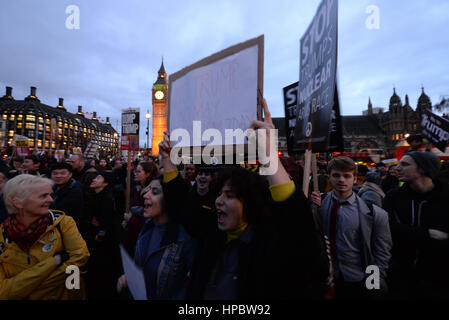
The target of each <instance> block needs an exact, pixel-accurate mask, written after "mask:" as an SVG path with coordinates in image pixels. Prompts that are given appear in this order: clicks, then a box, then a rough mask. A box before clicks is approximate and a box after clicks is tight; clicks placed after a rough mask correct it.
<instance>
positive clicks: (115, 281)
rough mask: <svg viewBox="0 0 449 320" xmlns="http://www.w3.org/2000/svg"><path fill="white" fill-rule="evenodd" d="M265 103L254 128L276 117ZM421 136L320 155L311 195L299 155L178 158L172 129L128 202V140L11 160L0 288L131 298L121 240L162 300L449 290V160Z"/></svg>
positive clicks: (8, 293)
mask: <svg viewBox="0 0 449 320" xmlns="http://www.w3.org/2000/svg"><path fill="white" fill-rule="evenodd" d="M264 108H265V120H264V121H254V122H253V123H252V128H253V129H259V130H265V129H271V128H274V127H273V124H272V121H271V117H270V114H269V111H268V108H267V106H266V102H265V101H264ZM266 141H269V139H266ZM413 147H414V149H412V150H410V151H409V152H407V153H406V154H405V155H404V156H403V157H402V159H401V160H400V162H399V163H398V164H396V165H392V166H389V167H388V168H387V166H386V165H385V164H384V163H382V162H379V163H378V164H377V165H376V166H375V168H367V167H365V166H361V165H357V164H356V163H354V161H353V160H352V159H350V158H347V157H337V158H334V159H332V160H330V161H329V162H328V163H323V162H319V163H318V186H317V188H318V189H319V190H320V191H313V192H310V193H309V194H307V195H306V194H304V193H303V192H302V180H303V169H302V167H301V166H300V165H298V164H296V163H295V161H293V159H292V158H285V157H279V158H276V159H275V160H273V161H277V162H278V170H277V171H276V172H275V173H274V174H272V175H267V176H263V175H259V174H258V173H257V172H251V171H249V170H246V169H244V168H242V167H241V166H239V165H235V166H229V165H228V166H224V165H223V166H222V165H216V166H212V165H205V164H202V165H193V164H186V165H183V166H182V165H175V164H173V163H172V161H171V159H170V156H169V155H170V151H171V144H170V136H169V134H168V133H167V132H166V133H165V135H164V140H163V141H162V142H161V143H160V145H159V148H160V154H159V157H153V156H148V155H144V156H142V157H141V158H138V159H135V161H133V162H132V167H131V171H132V174H131V178H132V179H131V181H130V184H131V195H130V204H129V210H126V201H125V194H126V192H125V190H126V175H127V163H126V162H125V161H124V159H123V158H122V157H121V156H120V154H118V155H115V156H114V157H111V158H101V159H98V160H97V159H85V158H84V157H83V156H82V155H80V154H73V155H71V156H70V157H68V158H67V159H64V160H62V161H58V160H56V159H52V158H45V157H41V158H40V157H38V156H36V155H30V156H27V157H25V158H19V157H13V158H11V159H9V161H0V193H1V194H2V197H0V219H1V220H0V223H1V232H0V299H88V300H95V299H132V294H131V292H130V290H129V288H128V283H127V278H126V275H125V273H124V270H123V266H122V263H121V255H120V245H123V247H124V249H125V251H126V252H127V253H128V254H129V256H130V257H131V259H133V260H134V262H135V264H136V265H137V266H138V267H139V268H141V270H142V271H143V275H144V281H145V288H146V295H147V298H148V299H150V300H172V299H176V300H182V299H197V300H203V299H204V300H234V299H337V300H340V299H366V300H369V299H379V298H381V299H416V298H449V276H448V273H447V270H449V182H448V164H447V163H444V164H443V165H442V166H441V162H440V160H439V159H438V158H437V157H436V156H435V155H433V154H431V153H430V152H425V151H424V152H423V151H418V150H417V149H416V148H417V147H416V146H415V145H413ZM415 149H416V150H415ZM312 187H313V186H312ZM312 189H315V188H312ZM69 266H76V267H78V268H79V269H80V274H81V281H80V288H78V289H76V290H73V289H72V290H71V289H68V288H67V286H66V278H67V274H66V268H67V267H69ZM370 267H371V269H370ZM372 267H374V269H372ZM367 270H371V271H367ZM372 270H374V273H373V271H372ZM376 270H377V273H376ZM376 276H377V280H376V278H375V277H376ZM373 277H374V278H373ZM373 279H374V280H373ZM369 283H370V284H372V285H369Z"/></svg>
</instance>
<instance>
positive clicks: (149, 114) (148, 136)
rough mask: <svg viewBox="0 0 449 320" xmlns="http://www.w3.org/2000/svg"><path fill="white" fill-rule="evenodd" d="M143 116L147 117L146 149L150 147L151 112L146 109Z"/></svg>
mask: <svg viewBox="0 0 449 320" xmlns="http://www.w3.org/2000/svg"><path fill="white" fill-rule="evenodd" d="M145 118H147V149H149V148H150V140H149V139H150V131H149V130H150V118H151V113H150V111H148V109H147V113H146V114H145Z"/></svg>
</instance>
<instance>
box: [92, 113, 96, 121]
mask: <svg viewBox="0 0 449 320" xmlns="http://www.w3.org/2000/svg"><path fill="white" fill-rule="evenodd" d="M92 120H97V112H96V111H94V115H93V116H92Z"/></svg>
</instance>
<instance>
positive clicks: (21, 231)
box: [3, 214, 50, 252]
mask: <svg viewBox="0 0 449 320" xmlns="http://www.w3.org/2000/svg"><path fill="white" fill-rule="evenodd" d="M49 222H50V216H48V215H47V216H45V217H42V218H39V220H37V221H35V222H33V223H32V224H30V226H29V227H28V228H25V226H24V225H23V224H21V223H20V222H19V221H18V220H17V217H16V215H15V214H13V215H11V216H9V217H8V218H7V219H6V220H5V222H3V228H4V229H5V232H6V235H7V236H8V238H10V239H11V240H12V241H14V242H15V243H17V245H18V246H19V248H20V249H22V250H23V251H24V252H28V251H29V250H30V249H31V247H32V246H33V244H34V243H35V242H36V240H37V239H39V237H40V236H41V235H42V234H43V233H44V232H45V230H47V226H48V223H49Z"/></svg>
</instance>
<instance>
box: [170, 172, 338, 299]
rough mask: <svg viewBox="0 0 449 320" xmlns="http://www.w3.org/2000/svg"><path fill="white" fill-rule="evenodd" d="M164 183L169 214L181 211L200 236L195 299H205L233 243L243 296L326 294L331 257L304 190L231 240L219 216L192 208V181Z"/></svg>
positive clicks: (194, 233) (191, 288) (239, 291)
mask: <svg viewBox="0 0 449 320" xmlns="http://www.w3.org/2000/svg"><path fill="white" fill-rule="evenodd" d="M163 187H164V195H165V198H166V203H167V204H168V205H170V206H172V207H171V208H170V210H169V212H176V218H177V219H179V221H180V222H181V223H182V224H183V225H184V227H185V228H186V230H187V231H188V232H189V233H190V234H191V235H192V236H193V237H195V238H197V239H198V240H199V244H198V249H197V255H196V258H195V261H194V265H193V268H192V272H191V279H190V285H189V288H188V294H187V297H188V298H189V299H203V298H204V294H205V290H206V287H207V284H208V281H209V279H210V278H211V273H212V271H213V270H214V269H215V266H216V263H217V260H218V259H220V258H221V257H223V255H222V253H223V251H224V250H225V247H226V246H230V245H232V246H237V247H238V248H237V254H235V255H234V256H235V257H237V260H238V263H237V265H236V266H235V269H236V272H235V275H234V279H235V280H236V281H237V283H236V288H237V299H264V298H270V299H295V298H316V297H321V296H322V295H323V294H324V287H325V285H323V284H324V283H325V281H326V279H327V276H328V271H329V265H328V260H327V256H326V253H325V252H323V250H322V249H321V244H320V242H319V241H320V240H319V237H318V235H317V232H316V230H315V225H314V221H313V217H312V213H311V210H310V205H309V203H308V200H307V199H306V198H305V196H304V195H303V194H302V192H300V191H298V190H297V191H296V192H295V194H294V195H292V196H291V197H290V198H289V199H288V200H287V201H284V202H278V203H273V205H272V207H271V209H270V212H271V216H270V217H268V218H267V220H266V221H264V222H263V223H261V224H258V225H252V226H248V228H247V231H250V232H251V235H250V237H249V238H247V239H245V240H242V239H241V238H242V237H243V235H242V236H241V237H240V238H238V239H236V240H232V241H231V242H230V243H228V244H226V233H225V232H223V231H220V230H219V229H218V226H217V216H216V214H214V213H211V212H205V211H203V210H198V208H194V207H192V206H191V204H190V203H189V199H188V197H186V195H188V191H187V190H188V185H187V184H186V183H185V182H183V181H182V179H181V178H180V177H179V176H178V177H177V178H176V179H174V180H172V181H170V182H168V183H166V184H164V186H163ZM261 196H262V195H261ZM172 199H178V200H179V201H174V200H172ZM173 206H177V208H176V210H174V208H173ZM247 231H245V233H246V232H247ZM231 243H232V244H231ZM234 253H235V251H234Z"/></svg>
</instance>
